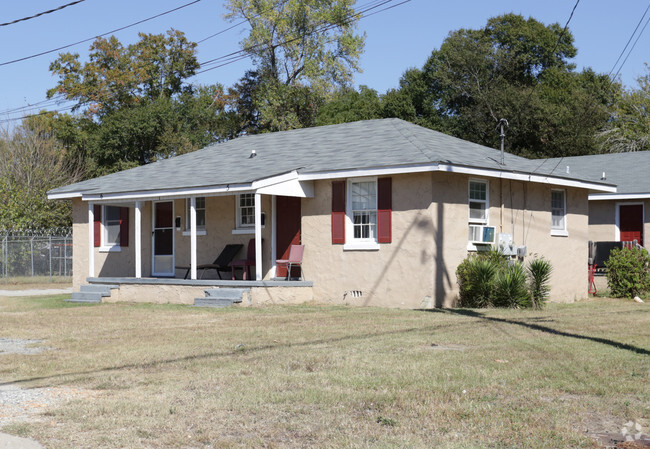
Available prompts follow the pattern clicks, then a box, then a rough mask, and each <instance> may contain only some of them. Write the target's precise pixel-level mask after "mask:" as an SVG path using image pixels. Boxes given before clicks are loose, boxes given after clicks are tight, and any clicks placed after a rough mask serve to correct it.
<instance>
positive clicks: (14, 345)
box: [0, 338, 48, 355]
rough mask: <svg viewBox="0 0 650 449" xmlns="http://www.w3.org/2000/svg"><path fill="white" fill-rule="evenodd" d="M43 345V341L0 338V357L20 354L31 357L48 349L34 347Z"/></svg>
mask: <svg viewBox="0 0 650 449" xmlns="http://www.w3.org/2000/svg"><path fill="white" fill-rule="evenodd" d="M39 343H43V340H23V339H19V338H0V355H4V354H22V355H33V354H40V353H41V352H43V351H46V350H47V349H48V348H44V347H39V346H34V345H37V344H39Z"/></svg>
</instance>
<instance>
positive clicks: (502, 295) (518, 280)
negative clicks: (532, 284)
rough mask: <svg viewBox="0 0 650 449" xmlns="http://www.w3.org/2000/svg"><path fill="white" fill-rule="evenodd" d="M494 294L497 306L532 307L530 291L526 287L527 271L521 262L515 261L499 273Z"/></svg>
mask: <svg viewBox="0 0 650 449" xmlns="http://www.w3.org/2000/svg"><path fill="white" fill-rule="evenodd" d="M493 296H494V300H493V303H494V306H496V307H514V308H523V307H530V304H531V302H530V293H528V289H527V288H526V273H525V272H524V268H523V265H522V264H521V263H519V262H515V263H513V264H512V265H509V266H508V267H506V268H505V269H504V270H501V271H500V272H499V273H498V274H497V276H496V279H495V282H494V295H493Z"/></svg>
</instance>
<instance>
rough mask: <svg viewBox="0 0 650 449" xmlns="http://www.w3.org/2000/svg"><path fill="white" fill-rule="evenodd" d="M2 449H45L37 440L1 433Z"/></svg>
mask: <svg viewBox="0 0 650 449" xmlns="http://www.w3.org/2000/svg"><path fill="white" fill-rule="evenodd" d="M0 449H44V448H43V446H42V445H41V444H40V443H39V442H38V441H36V440H32V439H31V438H21V437H15V436H13V435H9V434H6V433H0Z"/></svg>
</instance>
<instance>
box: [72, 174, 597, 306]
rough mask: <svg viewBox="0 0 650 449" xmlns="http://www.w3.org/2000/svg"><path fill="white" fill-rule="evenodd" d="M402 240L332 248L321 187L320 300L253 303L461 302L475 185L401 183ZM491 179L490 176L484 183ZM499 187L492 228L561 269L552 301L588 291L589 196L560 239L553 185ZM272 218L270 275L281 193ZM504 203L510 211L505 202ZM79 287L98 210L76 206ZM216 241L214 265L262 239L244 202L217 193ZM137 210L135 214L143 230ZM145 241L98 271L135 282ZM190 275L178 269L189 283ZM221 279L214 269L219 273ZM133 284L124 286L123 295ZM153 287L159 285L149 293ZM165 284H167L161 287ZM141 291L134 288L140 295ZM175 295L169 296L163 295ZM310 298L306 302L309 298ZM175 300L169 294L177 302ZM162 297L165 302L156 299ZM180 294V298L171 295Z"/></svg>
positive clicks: (207, 240)
mask: <svg viewBox="0 0 650 449" xmlns="http://www.w3.org/2000/svg"><path fill="white" fill-rule="evenodd" d="M392 179H393V183H392V204H393V212H392V242H391V243H390V244H380V248H379V250H374V251H358V250H357V251H346V250H344V249H343V245H332V243H331V181H330V180H323V181H315V183H314V191H315V196H314V198H304V199H303V200H302V204H301V207H302V243H303V244H304V245H305V247H306V249H305V256H304V265H303V272H304V277H305V279H307V280H309V281H313V282H314V287H313V295H312V293H311V290H310V293H305V291H299V292H297V293H296V292H285V293H286V296H285V297H277V296H273V297H272V296H269V295H268V294H267V296H264V295H265V293H262V292H258V293H256V295H257V296H256V297H255V298H254V300H253V301H252V302H253V304H263V303H295V302H301V301H309V300H312V299H313V300H315V301H317V302H321V303H329V304H353V305H376V306H388V307H404V308H430V307H442V306H452V305H453V304H454V301H455V299H456V297H457V284H456V275H455V271H456V267H457V266H458V264H459V263H460V262H461V261H462V260H463V259H464V258H465V257H466V256H467V254H468V245H467V232H468V205H467V196H468V182H469V179H470V177H469V176H467V175H461V174H454V173H443V172H434V173H416V174H409V175H396V176H393V177H392ZM476 179H481V178H476ZM487 180H488V181H489V203H490V208H489V224H490V225H491V226H495V227H496V229H497V232H499V231H501V232H506V233H511V234H512V235H513V237H514V242H515V244H517V245H519V246H521V245H525V246H526V247H527V249H528V254H529V256H528V258H530V257H531V256H533V255H535V254H537V255H543V256H544V257H546V258H547V259H549V260H550V261H551V263H552V264H553V268H554V271H553V275H552V285H551V299H552V300H553V301H561V302H568V301H573V300H575V299H580V298H584V297H586V295H587V269H586V263H587V262H586V261H587V240H588V231H587V229H588V218H587V208H588V206H587V191H586V190H583V189H576V188H569V189H566V192H567V226H568V236H567V237H559V236H552V235H551V233H550V227H551V212H550V201H551V186H549V185H546V184H533V183H526V182H517V181H507V180H506V181H503V182H501V181H500V180H499V179H487ZM262 198H263V203H262V211H263V212H264V213H265V214H266V226H265V228H264V229H263V239H264V242H263V243H264V244H263V270H264V271H263V272H264V274H265V278H268V277H269V276H270V273H269V270H270V268H271V266H272V260H271V236H272V234H271V201H272V199H271V197H269V196H263V197H262ZM502 202H503V205H504V207H503V215H502V214H501V211H502V208H501V203H502ZM174 203H175V204H174V207H175V210H174V215H175V216H180V217H182V226H181V228H182V229H184V228H185V206H184V200H176V201H175V202H174ZM73 206H74V208H73V209H74V213H73V219H74V236H73V239H74V245H75V247H74V250H75V258H74V278H73V280H74V286H75V289H78V288H79V286H80V285H81V284H82V283H84V281H85V278H86V277H87V272H88V268H87V260H88V224H87V217H88V210H87V205H86V204H85V203H82V202H81V201H80V200H74V202H73ZM151 210H152V207H151V203H150V202H147V203H145V204H144V210H143V214H142V233H143V238H142V249H143V250H142V254H143V257H142V261H143V271H142V274H143V276H150V275H151V229H152V228H151V218H152V217H151V215H152V214H151ZM206 210H207V217H206V222H207V228H208V229H207V235H204V236H198V237H197V261H198V263H199V264H201V263H210V262H212V261H213V260H214V259H215V258H216V256H217V255H218V254H219V252H220V251H221V249H222V248H223V246H224V245H226V244H228V243H238V242H239V243H242V244H244V249H243V250H242V252H241V253H240V255H239V257H245V247H246V244H247V242H248V240H249V239H250V238H252V237H253V235H252V234H243V235H242V234H233V232H232V231H233V229H234V227H235V197H234V196H222V197H208V198H207V199H206ZM133 214H134V213H133V208H131V210H130V219H131V233H133V220H134V216H133ZM182 233H183V231H182V230H180V231H175V232H174V237H175V251H176V262H175V265H189V252H190V241H189V236H183V235H182ZM134 243H135V238H134V236H133V235H131V236H130V245H129V248H126V249H124V250H123V251H122V252H120V253H100V252H99V251H98V250H97V249H95V250H94V251H95V267H96V269H95V275H96V276H101V277H108V276H129V277H132V276H133V275H134V272H135V268H134V254H133V248H134ZM183 275H184V271H180V270H179V271H177V272H176V276H177V277H182V276H183ZM210 275H211V276H214V273H211V274H210ZM124 288H125V286H123V289H124ZM147 288H151V287H149V286H148V287H147ZM161 288H162V287H161ZM163 289H164V291H156V290H155V289H151V292H150V294H149V293H148V294H147V295H144V296H141V298H150V299H151V300H152V301H156V302H158V301H163V302H169V301H172V302H181V303H190V302H191V301H192V300H193V298H194V297H197V296H202V293H201V292H199V294H198V295H196V292H193V291H191V289H190V290H188V292H187V293H183V294H182V295H181V293H178V292H176V290H175V289H174V290H173V291H172V290H169V288H167V289H165V288H163ZM131 290H133V291H131ZM134 292H135V290H134V289H133V288H126V290H124V291H121V292H120V293H119V296H116V298H119V300H131V299H127V298H134V297H135V296H134V295H135V293H134ZM161 294H163V295H165V296H166V298H165V299H161V298H160V296H159V295H161ZM305 295H306V296H305ZM167 296H168V298H167ZM155 298H157V299H155ZM170 298H173V300H172V299H170Z"/></svg>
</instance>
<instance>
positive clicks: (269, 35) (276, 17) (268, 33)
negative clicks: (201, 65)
mask: <svg viewBox="0 0 650 449" xmlns="http://www.w3.org/2000/svg"><path fill="white" fill-rule="evenodd" d="M353 4H354V0H283V1H277V0H229V1H227V2H226V4H225V7H226V9H227V10H228V13H227V14H226V16H225V17H226V18H227V19H229V20H231V21H235V20H242V19H243V20H245V21H246V22H248V24H249V26H250V29H251V30H250V34H249V35H248V37H246V38H245V39H244V40H243V41H242V42H241V47H242V51H243V52H244V53H246V54H248V55H249V56H251V58H252V59H253V63H254V65H255V67H256V70H255V71H254V72H249V73H248V74H247V76H245V77H244V78H243V79H242V81H241V82H240V86H241V87H243V86H246V87H247V90H248V91H249V92H254V95H252V96H250V97H249V98H250V99H251V100H252V103H253V105H254V108H253V110H254V111H255V112H251V111H252V110H251V109H247V110H246V114H247V115H249V116H251V115H253V116H256V115H258V116H259V117H258V127H257V128H256V130H258V131H275V130H283V129H291V128H297V127H302V126H311V125H313V124H314V119H315V116H316V114H317V110H318V106H319V105H320V104H322V103H323V102H324V101H325V100H326V99H327V98H328V97H329V95H331V94H332V92H333V91H334V89H335V88H336V87H343V86H349V85H350V83H351V82H352V75H353V73H354V72H355V71H358V70H359V65H358V61H359V56H360V54H361V52H362V50H363V46H364V40H365V38H364V37H363V36H359V35H357V34H355V33H354V28H355V26H356V22H357V21H358V16H357V15H355V12H354V9H353V8H352V5H353ZM253 73H254V77H251V76H250V75H252V74H253ZM251 81H254V82H255V84H256V86H254V87H252V86H250V84H249V83H250V82H251ZM251 87H252V88H251ZM238 90H239V89H238ZM244 101H245V100H244Z"/></svg>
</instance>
